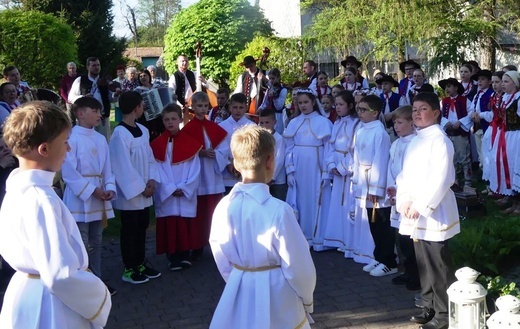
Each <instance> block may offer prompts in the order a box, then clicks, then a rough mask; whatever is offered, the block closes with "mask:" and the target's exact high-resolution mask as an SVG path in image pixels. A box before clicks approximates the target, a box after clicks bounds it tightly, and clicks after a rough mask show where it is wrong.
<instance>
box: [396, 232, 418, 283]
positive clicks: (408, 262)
mask: <svg viewBox="0 0 520 329" xmlns="http://www.w3.org/2000/svg"><path fill="white" fill-rule="evenodd" d="M399 245H400V246H401V248H400V249H401V253H402V254H403V256H404V258H405V260H404V262H403V265H404V272H405V273H406V274H408V276H409V277H410V281H412V282H419V273H418V271H417V261H416V260H415V249H414V246H413V239H411V238H410V236H409V235H401V234H399Z"/></svg>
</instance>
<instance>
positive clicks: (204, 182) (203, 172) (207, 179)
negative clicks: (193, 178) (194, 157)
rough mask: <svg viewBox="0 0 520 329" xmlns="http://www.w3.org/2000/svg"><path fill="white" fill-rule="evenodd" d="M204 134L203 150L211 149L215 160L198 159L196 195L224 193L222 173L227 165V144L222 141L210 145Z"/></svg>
mask: <svg viewBox="0 0 520 329" xmlns="http://www.w3.org/2000/svg"><path fill="white" fill-rule="evenodd" d="M203 133H204V143H205V144H206V145H205V149H206V150H208V149H213V150H214V151H215V158H214V159H211V158H207V157H199V159H200V183H199V187H198V191H197V195H208V194H218V193H224V191H225V188H224V178H223V177H222V173H223V172H224V171H225V170H226V166H227V165H228V163H229V160H228V157H229V153H230V151H229V144H228V143H226V140H225V139H224V140H223V141H222V142H220V144H219V145H211V141H210V139H209V138H208V135H207V134H206V131H204V132H203Z"/></svg>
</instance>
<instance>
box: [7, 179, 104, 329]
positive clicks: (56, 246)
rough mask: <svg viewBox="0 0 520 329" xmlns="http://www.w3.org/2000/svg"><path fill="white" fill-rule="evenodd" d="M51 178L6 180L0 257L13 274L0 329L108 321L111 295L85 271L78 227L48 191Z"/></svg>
mask: <svg viewBox="0 0 520 329" xmlns="http://www.w3.org/2000/svg"><path fill="white" fill-rule="evenodd" d="M53 178H54V173H53V172H50V171H43V170H24V171H20V170H19V169H16V170H14V171H13V172H12V173H11V175H10V176H9V178H8V179H7V184H6V185H7V188H6V189H7V194H6V196H5V199H4V202H3V204H2V209H1V211H0V254H2V257H3V258H4V259H5V260H6V261H7V262H8V263H9V264H10V265H11V266H12V267H13V268H14V269H15V270H16V271H17V273H15V275H14V276H13V278H12V279H11V282H10V283H9V287H8V288H7V291H6V294H5V297H4V302H3V307H2V313H1V314H0V328H20V329H22V328H23V329H63V328H74V329H93V328H101V327H103V326H104V325H105V324H106V321H107V319H108V315H109V313H110V308H111V306H112V302H111V299H110V293H109V292H108V289H107V288H106V286H105V284H104V283H103V282H102V281H101V279H99V278H98V277H96V276H95V275H94V274H93V273H91V272H88V271H87V267H88V256H87V252H86V250H85V247H84V245H83V241H82V240H81V236H80V233H79V230H78V227H77V225H76V222H75V221H74V218H72V215H71V214H70V212H69V211H68V209H67V207H66V206H65V204H64V203H63V202H62V201H61V199H60V198H59V197H58V195H57V194H56V193H55V192H54V190H53V189H52V180H53ZM29 274H30V275H31V276H29ZM89 319H91V320H89Z"/></svg>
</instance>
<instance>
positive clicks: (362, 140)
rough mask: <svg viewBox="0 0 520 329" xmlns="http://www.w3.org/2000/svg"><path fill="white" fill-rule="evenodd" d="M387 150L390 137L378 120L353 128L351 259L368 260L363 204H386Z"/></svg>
mask: <svg viewBox="0 0 520 329" xmlns="http://www.w3.org/2000/svg"><path fill="white" fill-rule="evenodd" d="M389 152H390V137H389V136H388V133H387V132H386V130H385V127H384V126H383V123H381V121H378V120H375V121H371V122H368V123H364V124H363V126H362V127H361V128H360V129H359V130H358V131H357V132H356V135H355V144H354V161H353V162H354V170H353V172H354V176H353V177H352V184H353V191H354V195H355V197H356V215H355V223H354V261H355V262H358V263H369V262H370V261H371V260H372V259H373V253H374V247H375V245H374V240H373V238H372V234H371V233H370V225H369V222H368V221H369V220H370V218H368V212H367V208H382V207H385V206H386V205H385V195H386V172H387V168H388V158H389ZM369 194H371V195H376V196H378V201H377V203H376V204H373V203H372V202H371V201H369V200H368V199H367V197H368V195H369Z"/></svg>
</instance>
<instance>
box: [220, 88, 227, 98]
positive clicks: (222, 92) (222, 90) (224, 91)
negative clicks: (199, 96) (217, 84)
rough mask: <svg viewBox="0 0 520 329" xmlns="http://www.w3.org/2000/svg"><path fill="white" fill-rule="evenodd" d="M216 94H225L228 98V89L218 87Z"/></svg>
mask: <svg viewBox="0 0 520 329" xmlns="http://www.w3.org/2000/svg"><path fill="white" fill-rule="evenodd" d="M218 94H226V98H229V89H227V88H219V89H217V95H218Z"/></svg>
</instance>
